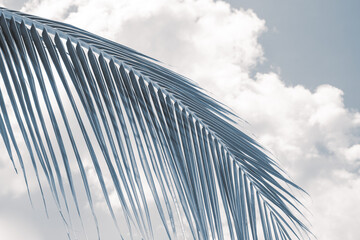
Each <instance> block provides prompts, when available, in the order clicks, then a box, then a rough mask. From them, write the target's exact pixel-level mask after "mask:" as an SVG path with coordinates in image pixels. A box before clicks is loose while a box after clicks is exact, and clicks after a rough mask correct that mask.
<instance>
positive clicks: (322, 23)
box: [228, 0, 360, 109]
mask: <svg viewBox="0 0 360 240" xmlns="http://www.w3.org/2000/svg"><path fill="white" fill-rule="evenodd" d="M228 2H229V3H231V5H232V6H234V7H237V8H238V7H242V8H251V9H253V10H254V11H255V13H256V14H257V15H258V16H259V17H260V18H263V19H265V20H266V25H267V27H268V31H267V32H266V33H264V34H263V35H262V36H261V37H260V39H259V42H260V43H261V45H262V46H263V47H264V50H265V56H266V58H267V61H265V62H264V63H263V64H260V65H259V66H258V67H257V68H256V69H255V71H266V70H269V69H271V68H275V69H276V68H280V69H281V75H282V79H283V80H284V81H285V82H286V83H288V84H291V85H294V84H302V85H304V86H306V87H308V88H310V89H315V87H317V86H318V85H320V84H331V85H334V86H336V87H338V88H340V89H342V90H343V91H344V93H345V94H344V100H345V101H344V102H345V104H346V106H348V107H351V108H357V109H359V108H360V94H359V93H358V92H359V89H360V67H359V62H360V44H359V42H360V28H359V22H360V14H359V10H360V2H359V1H354V0H345V1H336V0H329V1H318V0H317V1H312V0H302V1H300V0H291V1H287V0H275V1H266V0H240V1H237V0H229V1H228Z"/></svg>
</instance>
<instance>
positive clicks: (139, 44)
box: [22, 0, 360, 240]
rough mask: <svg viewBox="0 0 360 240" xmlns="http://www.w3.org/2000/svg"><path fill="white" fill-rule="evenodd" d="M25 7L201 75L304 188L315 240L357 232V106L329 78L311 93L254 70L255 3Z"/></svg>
mask: <svg viewBox="0 0 360 240" xmlns="http://www.w3.org/2000/svg"><path fill="white" fill-rule="evenodd" d="M22 11H24V12H28V13H32V14H35V15H39V16H43V17H47V18H51V19H55V20H61V21H65V22H67V23H70V24H73V25H75V26H78V27H81V28H84V29H87V30H89V31H91V32H94V33H97V34H99V35H102V36H104V37H107V38H110V39H112V40H114V41H117V42H119V43H122V44H124V45H126V46H129V47H132V48H135V49H136V50H138V51H140V52H143V53H145V54H148V55H150V56H152V57H155V58H157V59H159V60H161V61H163V62H165V63H166V64H169V65H171V66H172V68H173V69H175V70H176V71H177V72H180V73H182V74H184V75H185V76H188V77H190V78H192V79H193V80H195V81H197V82H199V83H200V85H201V86H203V87H204V88H206V89H207V90H209V91H210V92H212V93H213V94H214V95H215V96H216V97H217V98H218V99H220V100H221V101H223V102H224V103H226V104H227V105H229V106H230V107H231V108H232V109H234V110H235V111H236V112H237V113H238V114H239V115H240V116H241V117H243V118H244V119H245V120H247V121H248V122H250V124H251V130H252V132H254V133H255V134H256V136H257V137H258V139H259V141H260V142H261V143H262V144H263V145H265V146H266V147H267V148H268V149H270V150H271V152H272V153H273V154H274V156H275V157H276V158H277V159H279V161H280V162H281V164H282V165H283V166H284V168H285V169H286V170H287V171H288V172H289V174H290V176H291V177H292V178H293V179H294V180H295V182H296V183H298V184H299V185H300V186H302V187H303V188H304V189H305V190H306V191H307V192H309V194H310V195H311V202H309V203H307V207H308V208H309V209H310V211H311V213H312V217H310V220H311V222H312V224H313V231H314V233H315V234H316V235H317V237H318V239H329V240H335V239H349V240H350V239H356V237H357V236H358V235H359V234H360V229H359V228H357V227H356V226H355V224H356V222H358V221H356V220H355V219H356V218H358V216H359V213H360V208H359V207H358V203H357V202H358V199H360V193H359V190H358V189H360V178H359V175H360V172H359V160H360V144H359V142H360V113H359V112H358V111H356V110H351V109H348V108H346V106H344V102H343V95H344V93H343V92H342V91H341V90H340V89H338V88H335V87H333V86H331V85H321V86H318V88H316V90H315V91H310V90H309V89H307V88H306V87H304V86H301V85H296V86H288V85H286V84H285V83H284V82H283V81H282V80H281V75H280V74H278V73H275V72H268V73H257V74H256V75H255V76H254V77H251V76H250V72H251V71H253V69H254V67H255V66H256V65H257V64H260V63H261V62H262V61H264V59H265V56H266V54H265V55H264V50H263V49H262V47H261V45H260V44H259V42H258V39H259V36H261V34H263V33H264V32H265V31H266V24H265V21H264V20H262V19H260V18H259V17H258V16H257V15H256V14H255V13H254V12H253V11H252V10H244V9H233V8H231V6H230V5H229V4H227V3H225V2H223V1H216V2H214V1H210V0H199V1H194V0H183V1H175V0H170V1H169V0H166V1H165V0H154V1H141V0H132V1H130V0H128V1H127V0H123V1H118V0H106V1H95V0H75V1H70V0H65V1H55V0H44V1H39V0H33V1H28V2H27V3H26V4H25V5H24V7H23V8H22ZM265 51H266V49H265ZM270 61H271V59H270Z"/></svg>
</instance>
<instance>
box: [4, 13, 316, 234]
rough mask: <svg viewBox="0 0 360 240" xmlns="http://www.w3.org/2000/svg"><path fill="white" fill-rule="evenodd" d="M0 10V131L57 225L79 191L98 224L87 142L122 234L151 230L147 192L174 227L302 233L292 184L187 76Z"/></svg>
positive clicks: (173, 230)
mask: <svg viewBox="0 0 360 240" xmlns="http://www.w3.org/2000/svg"><path fill="white" fill-rule="evenodd" d="M0 14H1V16H0V27H1V29H0V72H1V79H2V81H3V82H2V85H1V86H2V88H1V89H0V107H1V108H0V109H1V116H0V130H1V134H2V139H3V140H4V143H5V146H6V149H7V151H8V154H9V156H10V159H11V161H12V162H13V164H14V166H15V163H14V159H15V155H14V154H16V156H17V159H18V161H19V164H20V166H21V171H22V173H23V175H24V178H25V183H26V185H27V186H28V181H27V174H26V172H27V168H26V167H25V166H26V164H25V163H27V162H26V161H28V160H27V159H29V161H31V165H32V167H33V169H32V170H34V171H35V176H36V180H37V182H38V185H39V187H40V190H41V194H42V199H43V202H44V204H45V206H46V201H45V197H44V193H43V189H44V188H43V185H44V184H46V185H48V186H49V188H50V190H51V193H52V196H53V198H54V201H55V203H56V207H57V209H58V211H59V213H60V214H61V216H62V217H63V220H64V222H65V223H66V225H68V224H69V223H68V221H67V219H68V218H71V214H70V212H71V211H73V210H71V206H74V207H75V209H74V210H75V212H76V214H77V215H78V216H79V218H80V219H81V216H82V211H83V209H82V208H81V206H80V204H79V200H78V199H79V194H85V196H86V199H87V202H88V204H89V206H90V210H91V213H92V214H93V219H94V221H95V224H96V228H97V231H98V237H99V236H100V233H99V232H100V231H99V229H98V222H97V217H96V213H95V206H94V200H93V195H92V194H93V193H92V191H93V190H92V187H91V184H90V183H89V176H88V171H87V170H86V167H85V164H84V159H83V157H82V152H83V151H85V152H86V153H87V154H88V155H89V156H90V159H91V162H92V168H93V169H94V172H95V178H96V181H98V183H99V186H100V189H101V191H102V193H103V197H104V200H105V202H106V205H107V208H108V210H109V213H110V215H111V217H112V219H113V221H114V223H115V225H116V227H117V228H118V229H119V224H118V220H119V218H120V216H119V214H118V213H117V211H115V210H114V208H113V207H114V206H113V200H111V198H110V192H109V191H110V190H109V188H110V187H111V189H113V192H115V193H116V195H117V198H118V201H119V203H120V205H121V208H122V212H123V215H121V216H122V218H124V220H123V221H126V223H127V227H126V229H127V231H129V232H130V236H131V237H133V236H135V234H137V235H136V236H141V237H142V238H144V239H153V238H156V236H154V233H153V228H154V226H153V216H152V215H153V213H152V212H154V209H149V198H151V199H153V201H154V203H152V204H154V205H155V206H156V209H155V211H156V212H157V214H158V216H159V217H160V219H161V223H162V225H163V228H164V229H165V231H166V233H167V235H168V237H169V238H171V239H173V238H176V237H177V236H180V235H181V234H179V232H181V231H184V229H188V231H189V232H190V236H191V238H194V239H224V238H226V237H225V236H230V237H231V238H232V239H296V238H298V239H302V238H303V237H304V236H308V232H309V230H308V229H307V227H306V226H305V225H304V224H303V223H302V221H303V217H302V214H301V212H300V210H298V208H297V206H301V203H300V202H299V201H297V199H296V198H295V196H294V195H293V194H292V193H291V192H290V189H291V188H295V189H300V188H299V187H298V186H297V185H295V184H294V183H293V182H292V181H290V180H288V178H287V177H286V176H285V175H284V173H283V171H281V169H280V168H279V166H278V165H277V163H276V162H275V161H274V160H273V159H272V158H271V157H270V156H269V154H267V152H266V151H265V150H264V149H263V148H262V147H261V146H260V145H259V144H258V143H257V142H256V141H255V140H253V139H252V138H251V137H249V136H248V135H247V134H245V133H244V132H243V131H242V130H241V128H240V126H239V122H241V120H240V119H239V118H238V117H237V116H236V115H235V114H234V113H232V112H231V111H230V110H229V109H228V108H227V107H225V106H224V105H222V104H221V103H219V102H217V101H216V100H214V99H213V98H211V97H209V96H208V94H207V93H206V92H205V91H204V90H203V89H201V88H200V87H199V86H198V85H196V84H195V83H194V82H192V81H190V80H189V79H187V78H185V77H183V76H181V75H179V74H177V73H175V72H173V71H170V70H168V69H166V68H165V67H163V66H162V65H161V64H160V63H158V62H157V61H156V60H154V59H152V58H149V57H147V56H145V55H143V54H141V53H138V52H136V51H134V50H132V49H130V48H127V47H125V46H122V45H120V44H117V43H115V42H112V41H109V40H106V39H104V38H102V37H99V36H96V35H94V34H91V33H89V32H86V31H84V30H81V29H78V28H76V27H73V26H70V25H67V24H64V23H60V22H55V21H51V20H46V19H42V18H39V17H36V16H31V15H27V14H24V13H20V12H16V11H11V10H7V9H4V8H1V9H0ZM60 89H61V91H60ZM5 92H6V94H3V93H5ZM61 93H62V94H61ZM64 101H65V102H66V103H67V106H68V107H66V106H65V104H64ZM6 103H11V104H6ZM69 109H70V110H71V111H70V110H69ZM9 111H11V112H12V113H13V114H14V115H15V119H14V120H12V119H10V115H9ZM75 123H76V124H75ZM74 126H76V128H74ZM15 128H16V129H19V131H20V135H19V134H18V135H16V134H15V133H14V129H15ZM78 135H79V136H78ZM15 136H17V137H15ZM52 136H54V137H52ZM79 137H80V138H81V139H82V142H81V144H80V143H79V141H78V140H77V139H78V138H79ZM20 138H21V139H20ZM19 141H21V142H22V143H23V144H25V148H26V149H19ZM14 150H15V153H14ZM24 152H26V154H28V155H27V156H28V157H26V158H25V157H24ZM27 165H28V164H27ZM74 172H77V173H80V176H81V179H82V182H81V185H83V187H84V188H83V190H82V191H80V192H79V189H78V187H79V184H77V183H76V182H75V178H74ZM106 174H107V175H106ZM105 175H106V176H108V177H106V176H105ZM41 176H43V177H41ZM145 188H148V189H150V192H151V194H150V195H151V196H149V194H146V193H145ZM67 189H68V190H67ZM300 190H301V189H300ZM69 194H70V196H68V195H69ZM29 196H30V193H29ZM70 199H71V201H70ZM178 222H180V224H178ZM179 226H181V227H179ZM185 231H186V230H185ZM120 232H121V230H120ZM226 232H228V235H226ZM120 234H121V233H120ZM69 238H71V233H70V232H69Z"/></svg>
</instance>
